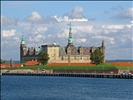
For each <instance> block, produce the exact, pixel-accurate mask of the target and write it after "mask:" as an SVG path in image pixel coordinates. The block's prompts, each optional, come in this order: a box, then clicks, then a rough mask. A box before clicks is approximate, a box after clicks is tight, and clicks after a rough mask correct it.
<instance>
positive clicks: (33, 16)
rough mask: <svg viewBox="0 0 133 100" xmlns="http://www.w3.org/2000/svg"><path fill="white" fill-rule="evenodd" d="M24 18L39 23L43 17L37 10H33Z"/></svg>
mask: <svg viewBox="0 0 133 100" xmlns="http://www.w3.org/2000/svg"><path fill="white" fill-rule="evenodd" d="M26 20H27V21H29V22H33V23H38V22H39V23H40V22H42V21H44V18H43V16H41V15H40V14H39V13H38V12H36V11H34V12H32V13H31V14H30V15H29V16H28V17H27V18H26Z"/></svg>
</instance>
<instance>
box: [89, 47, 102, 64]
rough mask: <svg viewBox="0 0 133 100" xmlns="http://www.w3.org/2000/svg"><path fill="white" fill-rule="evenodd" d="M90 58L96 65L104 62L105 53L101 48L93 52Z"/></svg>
mask: <svg viewBox="0 0 133 100" xmlns="http://www.w3.org/2000/svg"><path fill="white" fill-rule="evenodd" d="M90 59H91V61H92V63H94V64H96V65H97V64H101V63H103V62H104V55H103V53H102V52H101V51H100V50H99V49H96V50H95V51H94V52H93V53H91V57H90Z"/></svg>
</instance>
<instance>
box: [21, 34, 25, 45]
mask: <svg viewBox="0 0 133 100" xmlns="http://www.w3.org/2000/svg"><path fill="white" fill-rule="evenodd" d="M21 44H26V43H25V41H24V36H22V39H21Z"/></svg>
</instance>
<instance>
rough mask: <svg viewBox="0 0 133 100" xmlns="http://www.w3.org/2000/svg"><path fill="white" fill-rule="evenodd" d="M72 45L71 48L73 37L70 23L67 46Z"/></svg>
mask: <svg viewBox="0 0 133 100" xmlns="http://www.w3.org/2000/svg"><path fill="white" fill-rule="evenodd" d="M70 45H72V46H73V37H72V28H71V23H70V27H69V38H68V46H70Z"/></svg>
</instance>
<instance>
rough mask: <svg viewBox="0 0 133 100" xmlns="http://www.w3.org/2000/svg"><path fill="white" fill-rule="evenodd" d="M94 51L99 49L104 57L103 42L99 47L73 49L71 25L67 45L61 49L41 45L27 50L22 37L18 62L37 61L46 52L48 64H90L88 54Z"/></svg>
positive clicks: (59, 47)
mask: <svg viewBox="0 0 133 100" xmlns="http://www.w3.org/2000/svg"><path fill="white" fill-rule="evenodd" d="M96 49H100V50H101V52H103V54H104V56H105V45H104V41H102V45H101V46H100V47H94V46H93V47H84V46H80V47H75V46H74V43H73V37H72V28H71V24H70V27H69V38H68V45H67V46H65V47H61V46H60V45H57V44H55V43H54V44H52V45H42V46H41V47H38V48H35V47H31V48H30V47H29V48H28V50H27V46H26V42H25V40H24V36H22V40H21V44H20V61H21V62H27V61H29V60H38V57H39V55H40V54H41V53H42V52H46V53H47V54H48V55H49V58H50V59H49V61H48V63H53V62H54V63H55V62H57V63H58V62H63V63H72V62H74V63H88V62H91V60H90V54H91V53H92V52H94V51H95V50H96Z"/></svg>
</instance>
